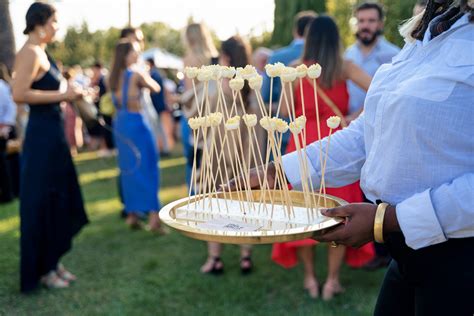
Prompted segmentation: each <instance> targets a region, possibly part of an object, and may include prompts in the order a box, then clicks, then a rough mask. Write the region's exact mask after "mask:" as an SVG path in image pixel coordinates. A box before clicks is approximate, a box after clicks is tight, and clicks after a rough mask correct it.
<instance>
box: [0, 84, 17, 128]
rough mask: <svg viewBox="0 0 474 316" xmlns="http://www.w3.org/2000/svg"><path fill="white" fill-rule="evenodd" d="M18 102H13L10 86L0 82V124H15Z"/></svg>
mask: <svg viewBox="0 0 474 316" xmlns="http://www.w3.org/2000/svg"><path fill="white" fill-rule="evenodd" d="M15 120H16V104H15V102H13V98H12V95H11V90H10V88H9V87H8V86H7V85H6V84H4V83H3V82H0V124H7V125H15Z"/></svg>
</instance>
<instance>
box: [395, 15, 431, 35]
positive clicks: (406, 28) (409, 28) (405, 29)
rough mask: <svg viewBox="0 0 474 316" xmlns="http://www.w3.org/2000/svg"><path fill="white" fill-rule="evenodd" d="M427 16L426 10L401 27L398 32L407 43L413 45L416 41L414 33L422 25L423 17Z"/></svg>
mask: <svg viewBox="0 0 474 316" xmlns="http://www.w3.org/2000/svg"><path fill="white" fill-rule="evenodd" d="M424 14H425V10H423V11H421V12H420V13H419V14H417V15H415V16H413V17H412V18H410V19H408V20H407V21H406V22H405V23H403V24H402V25H400V27H399V28H398V32H400V35H401V36H402V37H403V39H404V40H405V42H406V43H413V42H414V41H415V40H416V39H415V38H414V37H413V35H412V33H413V31H414V30H415V29H416V27H417V26H418V24H420V22H421V19H422V18H423V15H424Z"/></svg>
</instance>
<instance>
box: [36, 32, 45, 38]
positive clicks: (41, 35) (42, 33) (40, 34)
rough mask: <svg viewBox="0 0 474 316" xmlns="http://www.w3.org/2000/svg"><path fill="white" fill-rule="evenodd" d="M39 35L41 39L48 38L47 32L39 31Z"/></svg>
mask: <svg viewBox="0 0 474 316" xmlns="http://www.w3.org/2000/svg"><path fill="white" fill-rule="evenodd" d="M38 35H39V37H40V38H41V39H44V38H45V37H46V32H45V31H43V30H39V32H38Z"/></svg>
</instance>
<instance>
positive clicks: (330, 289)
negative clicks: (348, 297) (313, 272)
mask: <svg viewBox="0 0 474 316" xmlns="http://www.w3.org/2000/svg"><path fill="white" fill-rule="evenodd" d="M345 291H346V290H345V289H344V288H343V287H342V286H341V284H339V282H326V283H324V286H323V300H325V301H330V300H331V299H332V298H333V297H334V296H335V295H337V294H341V293H344V292H345Z"/></svg>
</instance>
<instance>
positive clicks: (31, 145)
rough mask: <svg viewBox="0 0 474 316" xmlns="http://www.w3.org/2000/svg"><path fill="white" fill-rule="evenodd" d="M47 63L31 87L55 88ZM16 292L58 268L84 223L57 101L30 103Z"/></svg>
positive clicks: (52, 69)
mask: <svg viewBox="0 0 474 316" xmlns="http://www.w3.org/2000/svg"><path fill="white" fill-rule="evenodd" d="M50 64H51V67H50V69H49V70H48V72H46V73H45V74H44V76H43V77H42V78H41V79H39V80H37V81H35V82H33V84H32V85H31V88H32V89H35V90H44V91H57V90H58V89H59V84H60V80H61V74H60V72H59V70H58V69H57V67H56V65H55V63H54V62H53V60H52V59H50ZM20 218H21V224H20V231H21V238H20V246H21V260H20V261H21V262H20V270H21V291H22V292H28V291H31V290H33V289H35V288H36V286H37V285H38V281H39V279H40V277H41V276H42V275H44V274H46V273H48V272H50V271H51V270H55V269H56V268H57V264H58V261H59V260H60V258H61V256H63V255H64V254H65V253H66V252H67V251H68V250H69V249H70V248H71V245H72V238H73V236H74V235H76V234H77V233H78V232H79V231H80V229H81V228H82V227H83V226H84V225H85V224H87V222H88V220H87V216H86V213H85V210H84V204H83V201H82V195H81V191H80V188H79V184H78V181H77V175H76V170H75V168H74V164H73V161H72V158H71V153H70V151H69V145H68V143H67V141H66V137H65V134H64V122H63V117H62V112H61V109H60V107H59V103H51V104H38V105H32V106H30V117H29V121H28V126H27V128H26V134H25V140H24V143H23V151H22V156H21V166H20Z"/></svg>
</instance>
